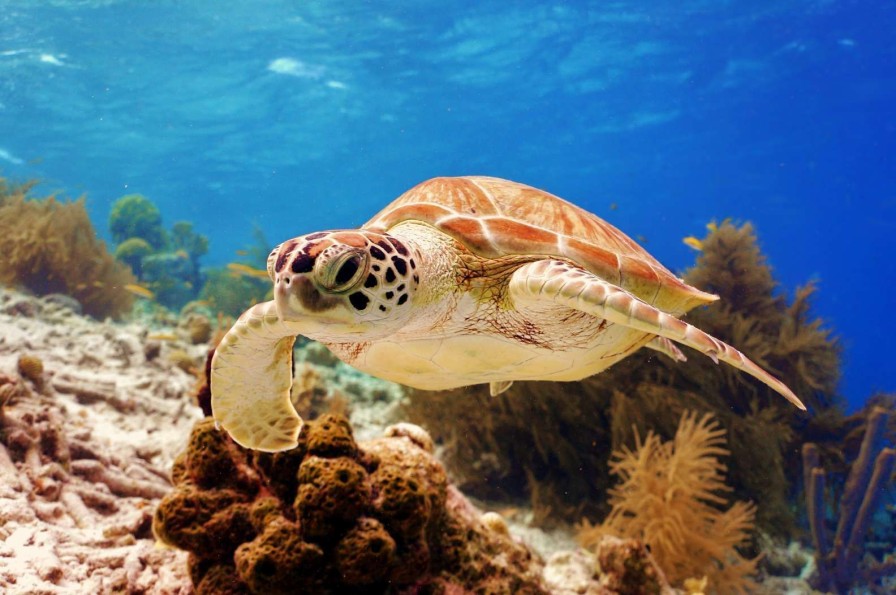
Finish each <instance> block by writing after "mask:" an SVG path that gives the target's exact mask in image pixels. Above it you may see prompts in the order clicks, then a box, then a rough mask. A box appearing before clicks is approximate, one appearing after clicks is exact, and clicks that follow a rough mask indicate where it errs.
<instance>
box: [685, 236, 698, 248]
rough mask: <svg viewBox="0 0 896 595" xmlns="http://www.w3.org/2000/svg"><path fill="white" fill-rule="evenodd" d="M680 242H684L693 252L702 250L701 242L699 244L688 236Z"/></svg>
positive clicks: (692, 237)
mask: <svg viewBox="0 0 896 595" xmlns="http://www.w3.org/2000/svg"><path fill="white" fill-rule="evenodd" d="M681 241H682V242H684V243H685V244H686V245H687V246H690V247H691V248H693V249H694V250H703V242H701V241H700V240H698V239H697V238H695V237H694V236H688V237H686V238H684V239H683V240H681Z"/></svg>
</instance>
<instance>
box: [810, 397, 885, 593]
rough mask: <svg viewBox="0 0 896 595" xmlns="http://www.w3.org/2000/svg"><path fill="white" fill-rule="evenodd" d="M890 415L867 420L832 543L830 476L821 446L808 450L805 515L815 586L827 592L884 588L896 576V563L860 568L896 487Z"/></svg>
mask: <svg viewBox="0 0 896 595" xmlns="http://www.w3.org/2000/svg"><path fill="white" fill-rule="evenodd" d="M889 415H890V412H889V411H887V410H886V409H884V408H883V407H874V408H873V409H872V410H871V412H870V414H869V415H868V421H867V426H866V429H865V435H864V438H863V440H862V446H861V448H860V450H859V453H858V455H857V457H856V459H855V461H854V462H853V464H852V468H851V470H850V473H849V478H848V479H847V481H846V484H845V486H844V488H843V493H842V495H841V497H840V510H839V512H840V515H839V520H838V522H837V530H836V533H835V534H834V539H833V543H831V542H830V540H829V538H828V531H827V526H826V516H827V515H826V512H827V505H826V502H825V472H824V469H823V468H822V467H821V462H820V458H819V449H818V447H817V445H815V444H812V443H806V444H804V445H803V473H804V483H805V486H806V491H805V494H806V509H807V511H808V517H809V524H810V526H811V529H812V539H813V542H814V545H815V552H816V553H815V559H816V564H817V574H816V576H815V581H816V583H817V584H818V586H819V587H820V588H822V589H824V590H826V591H828V590H833V591H836V592H838V593H846V592H849V591H850V589H851V588H853V587H854V586H856V585H857V584H864V585H880V582H879V581H880V579H881V578H882V577H884V576H892V575H894V574H896V559H893V557H892V556H890V557H888V559H886V560H883V561H869V560H868V559H867V557H866V558H865V559H864V560H863V563H862V565H861V567H859V560H860V558H862V553H863V550H864V545H865V537H866V534H867V533H868V529H869V527H870V525H871V522H872V515H874V513H875V509H876V508H877V506H878V504H879V502H880V498H881V495H882V493H883V491H884V488H885V486H886V485H887V484H888V483H889V482H890V481H892V477H891V475H892V473H893V467H894V464H896V450H894V449H893V448H890V447H888V448H881V447H882V445H883V443H884V438H885V436H886V429H887V428H886V426H887V420H888V418H889Z"/></svg>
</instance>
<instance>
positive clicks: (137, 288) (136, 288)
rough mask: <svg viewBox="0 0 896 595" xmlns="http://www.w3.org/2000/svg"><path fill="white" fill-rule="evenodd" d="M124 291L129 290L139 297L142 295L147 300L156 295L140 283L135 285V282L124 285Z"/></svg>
mask: <svg viewBox="0 0 896 595" xmlns="http://www.w3.org/2000/svg"><path fill="white" fill-rule="evenodd" d="M124 290H125V291H130V292H131V293H133V294H134V295H138V296H140V297H144V298H146V299H148V300H151V299H152V298H154V297H156V294H154V293H153V292H151V291H150V290H149V289H147V288H145V287H143V286H142V285H137V284H136V283H128V284H127V285H125V286H124Z"/></svg>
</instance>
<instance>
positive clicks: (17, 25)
mask: <svg viewBox="0 0 896 595" xmlns="http://www.w3.org/2000/svg"><path fill="white" fill-rule="evenodd" d="M894 31H896V4H894V3H893V2H879V1H878V2H874V1H866V2H837V1H834V0H830V1H804V2H798V1H794V0H761V1H752V2H739V3H738V2H722V1H718V0H703V1H683V2H675V3H670V2H666V1H655V0H654V1H650V2H646V1H645V2H593V3H585V2H580V3H567V2H558V3H553V4H552V3H546V2H534V1H527V2H520V1H516V2H507V1H503V0H502V1H497V2H483V1H476V2H453V3H445V2H431V1H422V0H420V1H414V2H410V1H405V2H386V1H383V2H366V3H362V2H333V1H316V2H299V1H295V2H287V1H254V2H228V3H223V2H218V1H210V0H203V1H178V2H173V1H160V2H145V1H139V0H134V1H113V0H109V1H96V2H89V1H75V0H70V1H63V0H57V1H54V2H34V1H33V0H17V1H12V0H0V175H5V176H9V177H13V178H15V179H20V180H21V179H28V178H38V179H41V180H43V183H42V185H41V186H40V188H39V191H52V190H59V191H61V192H63V193H65V194H67V195H70V196H77V195H79V194H81V193H87V195H88V207H89V209H90V212H91V214H92V216H93V217H94V220H95V221H96V222H97V227H98V228H100V230H101V231H102V233H107V230H106V220H107V217H108V213H109V207H110V205H111V203H112V202H113V201H114V200H115V199H116V198H117V197H119V196H121V195H123V194H126V193H132V192H140V193H142V194H144V195H146V196H148V197H150V198H151V199H153V200H154V201H155V202H156V203H157V204H158V205H159V206H160V208H161V210H162V212H163V216H164V217H165V220H166V222H168V223H169V224H170V223H171V222H173V221H175V220H178V219H188V220H191V221H193V222H195V224H196V226H197V228H198V229H199V231H201V232H202V233H205V234H207V235H208V236H209V237H210V239H211V252H210V254H209V255H208V256H207V257H206V258H205V260H204V262H205V263H206V264H223V263H226V262H228V261H230V260H232V259H234V258H235V256H234V253H235V250H237V249H240V248H243V247H244V246H245V245H246V244H248V243H250V242H251V237H252V236H251V231H252V225H253V224H258V225H260V226H261V228H262V229H263V231H264V233H265V234H266V236H267V238H268V239H269V240H270V242H271V243H276V242H279V241H281V240H284V239H286V238H289V237H292V236H295V235H298V234H300V233H304V232H308V231H312V230H318V229H326V228H334V227H352V226H357V225H360V224H361V223H363V222H364V221H365V220H366V219H367V218H369V217H370V216H371V215H372V214H373V213H374V212H376V211H377V210H378V209H379V208H380V207H381V206H383V205H385V204H386V203H387V202H388V201H389V200H390V199H391V198H393V197H395V196H397V195H398V194H399V193H401V192H402V191H403V190H405V189H407V188H409V187H410V186H412V185H414V184H415V183H417V182H419V181H421V180H423V179H426V178H428V177H432V176H435V175H456V174H487V175H494V176H500V177H506V178H511V179H515V180H518V181H522V182H526V183H529V184H532V185H535V186H538V187H542V188H545V189H547V190H550V191H551V192H553V193H555V194H558V195H560V196H563V197H565V198H568V199H570V200H573V201H575V202H578V203H579V204H581V205H583V206H585V207H586V208H588V209H590V210H592V211H594V212H596V213H597V214H599V215H601V216H603V217H604V218H606V219H608V220H610V221H612V222H613V223H615V224H616V225H617V226H619V227H621V228H622V229H623V230H624V231H626V232H627V233H629V234H630V235H631V236H632V237H639V238H640V239H641V240H642V241H644V242H645V246H646V247H647V248H648V249H649V250H650V251H651V252H653V253H654V254H655V255H656V256H657V257H658V258H660V260H662V261H663V262H664V263H666V264H667V265H668V266H670V267H671V268H673V269H677V270H682V269H683V268H685V267H686V266H688V265H689V264H690V263H692V262H693V259H694V253H693V251H692V250H691V249H690V248H688V247H686V246H685V245H684V244H682V242H681V239H682V238H683V237H684V236H687V235H692V234H693V235H697V236H701V235H702V234H703V233H704V232H705V229H704V225H705V223H706V222H708V221H709V220H711V219H722V218H725V217H732V218H734V219H736V220H750V221H752V222H753V223H754V224H755V226H756V228H757V229H758V232H759V234H760V239H761V243H762V246H763V249H764V251H765V252H766V253H767V254H768V255H769V258H770V261H771V263H772V265H773V266H774V268H775V273H776V275H777V277H778V278H779V279H780V280H781V281H782V284H783V289H786V290H788V291H792V290H793V289H794V287H796V286H797V285H798V284H801V283H804V282H806V281H809V280H818V281H819V282H820V290H819V292H818V293H817V299H816V302H815V304H816V309H815V312H816V313H817V314H818V315H821V316H823V317H824V318H825V319H827V320H828V321H829V323H830V326H831V328H833V329H834V330H835V331H836V333H837V334H838V335H839V336H841V337H842V340H843V343H844V346H845V367H844V376H843V383H842V390H843V392H844V394H846V395H847V397H848V398H849V400H850V402H851V404H852V405H853V406H858V405H860V404H861V403H862V402H863V401H864V400H865V399H866V398H867V397H868V395H869V394H871V393H872V391H876V390H888V391H893V390H896V381H894V374H893V373H892V372H890V371H889V370H890V369H891V368H892V363H891V362H892V355H891V353H892V350H893V347H892V341H893V337H894V330H896V328H894V327H896V325H894V324H893V319H894V315H893V312H892V310H893V307H894V305H896V299H894V285H896V283H894V278H896V266H894V257H896V249H894V248H896V240H894V236H896V43H894V33H893V32H894ZM611 205H612V206H615V208H611Z"/></svg>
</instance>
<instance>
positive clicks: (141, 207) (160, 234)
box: [109, 194, 167, 250]
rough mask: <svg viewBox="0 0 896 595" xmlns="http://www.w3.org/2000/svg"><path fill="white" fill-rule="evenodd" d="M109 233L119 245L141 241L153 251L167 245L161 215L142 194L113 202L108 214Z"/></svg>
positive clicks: (130, 195)
mask: <svg viewBox="0 0 896 595" xmlns="http://www.w3.org/2000/svg"><path fill="white" fill-rule="evenodd" d="M109 232H110V233H111V234H112V240H113V241H115V243H116V244H119V245H121V244H123V243H124V242H126V241H127V240H130V239H141V240H143V241H144V242H146V243H147V244H149V245H150V246H151V247H152V249H153V250H161V249H163V248H164V247H165V245H166V244H167V238H166V235H165V229H164V228H163V227H162V213H161V212H159V208H158V207H157V206H156V205H155V203H153V202H152V201H151V200H149V199H148V198H146V197H145V196H143V195H142V194H128V195H126V196H122V197H121V198H119V199H118V200H116V201H115V203H114V204H113V205H112V211H111V212H110V213H109Z"/></svg>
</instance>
